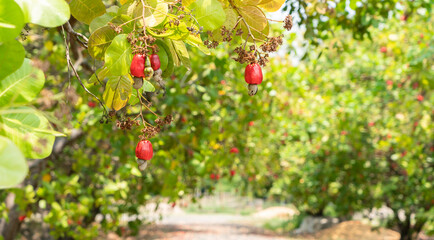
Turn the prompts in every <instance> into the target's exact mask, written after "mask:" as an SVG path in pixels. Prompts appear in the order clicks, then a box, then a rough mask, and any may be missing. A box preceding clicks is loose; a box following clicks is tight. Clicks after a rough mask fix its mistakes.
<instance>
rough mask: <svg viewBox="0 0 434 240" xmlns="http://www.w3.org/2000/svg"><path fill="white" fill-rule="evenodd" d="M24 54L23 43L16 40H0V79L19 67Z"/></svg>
mask: <svg viewBox="0 0 434 240" xmlns="http://www.w3.org/2000/svg"><path fill="white" fill-rule="evenodd" d="M25 54H26V53H25V51H24V47H23V45H21V43H19V42H18V41H17V40H11V41H8V42H3V43H2V42H0V63H1V67H0V81H1V79H3V78H5V77H6V76H8V75H9V74H11V73H13V72H15V71H16V70H17V69H18V68H20V66H21V64H22V63H23V61H24V55H25Z"/></svg>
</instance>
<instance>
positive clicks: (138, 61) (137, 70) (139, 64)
mask: <svg viewBox="0 0 434 240" xmlns="http://www.w3.org/2000/svg"><path fill="white" fill-rule="evenodd" d="M145 62H146V58H145V56H144V55H142V54H136V55H134V57H133V60H132V61H131V66H130V72H131V75H133V76H134V77H144V76H145V73H144V72H143V71H144V70H145Z"/></svg>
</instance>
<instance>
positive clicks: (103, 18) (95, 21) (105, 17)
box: [89, 12, 116, 33]
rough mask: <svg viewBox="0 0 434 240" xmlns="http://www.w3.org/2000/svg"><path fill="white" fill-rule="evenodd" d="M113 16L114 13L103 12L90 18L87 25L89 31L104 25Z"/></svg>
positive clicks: (91, 31)
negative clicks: (90, 20)
mask: <svg viewBox="0 0 434 240" xmlns="http://www.w3.org/2000/svg"><path fill="white" fill-rule="evenodd" d="M115 16H116V13H112V12H107V13H104V14H103V15H101V16H99V17H96V18H95V19H93V20H92V22H91V23H90V25H89V32H90V33H93V32H95V30H97V29H98V28H101V27H104V26H105V25H107V23H108V22H110V21H111V20H112V19H113V18H114V17H115Z"/></svg>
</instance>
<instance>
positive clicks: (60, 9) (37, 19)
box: [15, 0, 70, 27]
mask: <svg viewBox="0 0 434 240" xmlns="http://www.w3.org/2000/svg"><path fill="white" fill-rule="evenodd" d="M15 1H16V2H17V3H18V4H19V5H20V6H21V9H22V10H23V13H24V18H25V20H26V22H30V23H34V24H38V25H41V26H43V27H57V26H61V25H63V24H64V23H66V22H67V21H68V19H69V17H70V12H69V6H68V4H67V3H66V2H65V1H64V0H44V1H34V0H15Z"/></svg>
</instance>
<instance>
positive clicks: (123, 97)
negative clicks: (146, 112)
mask: <svg viewBox="0 0 434 240" xmlns="http://www.w3.org/2000/svg"><path fill="white" fill-rule="evenodd" d="M132 87H133V79H132V78H131V77H130V75H129V74H127V75H124V76H115V77H109V78H108V81H107V85H106V87H105V91H104V94H103V99H104V102H105V103H106V105H107V107H109V108H111V109H114V110H116V111H118V110H120V109H121V108H123V107H124V106H125V105H126V104H127V102H128V99H129V98H130V97H131V93H132Z"/></svg>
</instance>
